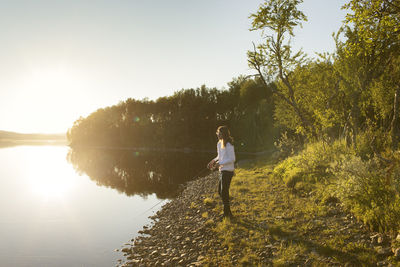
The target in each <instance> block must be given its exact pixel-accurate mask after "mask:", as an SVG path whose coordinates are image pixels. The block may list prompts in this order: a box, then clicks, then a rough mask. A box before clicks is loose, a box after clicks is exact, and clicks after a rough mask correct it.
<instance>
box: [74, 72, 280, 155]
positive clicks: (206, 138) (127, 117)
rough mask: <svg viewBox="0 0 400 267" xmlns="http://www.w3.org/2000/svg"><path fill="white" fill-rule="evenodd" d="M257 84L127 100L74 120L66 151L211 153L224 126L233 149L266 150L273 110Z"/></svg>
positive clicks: (271, 137) (238, 83)
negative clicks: (218, 130) (127, 149)
mask: <svg viewBox="0 0 400 267" xmlns="http://www.w3.org/2000/svg"><path fill="white" fill-rule="evenodd" d="M268 91H269V90H268V89H267V88H265V86H264V85H263V84H262V82H261V81H260V80H259V79H246V78H245V77H239V78H237V79H234V80H233V81H232V82H230V83H229V89H227V90H217V89H216V88H207V87H206V86H204V85H203V86H201V87H200V88H197V89H184V90H181V91H178V92H175V93H174V94H173V95H172V96H168V97H161V98H158V99H157V100H156V101H150V100H146V99H145V100H135V99H127V100H126V101H124V102H120V103H119V104H118V105H115V106H112V107H107V108H102V109H99V110H97V111H95V112H93V113H92V114H90V115H89V116H88V117H86V118H80V119H78V120H77V121H75V123H74V125H73V127H72V128H71V129H69V130H68V133H67V137H68V140H69V141H70V143H71V146H73V147H74V146H113V147H115V146H118V147H127V146H128V147H152V148H154V147H157V148H165V149H168V148H192V149H214V148H215V143H216V140H217V139H216V135H215V131H216V128H217V126H219V125H228V126H229V127H230V128H231V132H232V135H233V136H234V138H235V144H236V146H237V147H238V150H243V151H246V150H247V151H248V150H252V151H259V150H263V149H266V148H268V147H271V146H272V145H273V141H274V139H275V136H276V135H277V130H276V129H275V128H274V125H273V112H274V105H273V101H272V98H271V95H270V94H269V93H268Z"/></svg>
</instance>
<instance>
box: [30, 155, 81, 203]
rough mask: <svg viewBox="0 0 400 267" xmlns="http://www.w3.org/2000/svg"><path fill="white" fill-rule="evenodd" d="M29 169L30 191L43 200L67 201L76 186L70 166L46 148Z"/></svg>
mask: <svg viewBox="0 0 400 267" xmlns="http://www.w3.org/2000/svg"><path fill="white" fill-rule="evenodd" d="M36 152H38V151H36ZM51 155H53V157H51ZM60 156H61V157H62V155H60ZM27 167H28V168H27V171H28V173H27V175H28V177H29V187H30V190H31V191H32V193H33V194H34V195H36V196H38V197H40V198H41V199H42V200H57V199H58V200H62V199H65V198H67V197H68V195H69V194H70V193H71V191H72V189H73V188H74V186H75V185H76V179H74V176H73V175H72V172H73V171H72V170H71V169H70V166H69V165H67V164H65V163H64V162H63V161H62V160H60V158H59V157H54V154H51V153H48V152H47V151H46V149H45V148H44V147H43V149H42V150H41V152H40V153H39V155H35V157H34V158H32V161H31V162H30V164H29V166H27Z"/></svg>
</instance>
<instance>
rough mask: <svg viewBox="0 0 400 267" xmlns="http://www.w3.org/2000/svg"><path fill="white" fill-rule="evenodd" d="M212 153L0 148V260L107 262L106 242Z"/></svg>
mask: <svg viewBox="0 0 400 267" xmlns="http://www.w3.org/2000/svg"><path fill="white" fill-rule="evenodd" d="M212 156H214V155H200V156H199V155H189V154H184V153H175V154H171V153H170V154H160V153H153V154H148V153H147V154H144V153H142V152H132V151H124V152H121V151H111V150H109V151H106V150H86V151H72V150H70V149H69V148H68V147H63V146H58V147H57V146H19V147H10V148H1V149H0V214H1V217H0V263H1V264H0V265H1V266H114V265H115V264H116V263H117V260H118V259H119V258H122V255H121V254H120V253H119V252H115V251H114V249H117V248H120V247H121V245H122V244H124V243H126V242H129V241H130V239H131V238H133V237H135V236H137V232H138V231H139V230H140V229H141V228H142V226H143V225H145V224H149V223H150V220H149V219H148V216H150V215H152V214H154V212H156V211H157V209H159V208H160V206H161V205H158V206H156V207H155V208H153V209H151V208H152V207H153V206H154V205H156V204H157V203H159V202H160V201H161V200H163V199H169V198H172V197H174V196H175V195H176V194H177V189H179V184H181V183H183V182H185V181H186V180H188V179H191V178H193V177H194V176H196V175H197V174H199V173H201V174H206V172H204V171H202V170H203V167H204V164H206V162H207V161H208V160H209V159H210V157H212ZM149 209H151V210H149Z"/></svg>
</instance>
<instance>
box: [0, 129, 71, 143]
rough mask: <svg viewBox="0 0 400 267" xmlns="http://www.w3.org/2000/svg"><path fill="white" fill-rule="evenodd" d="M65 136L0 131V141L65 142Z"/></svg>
mask: <svg viewBox="0 0 400 267" xmlns="http://www.w3.org/2000/svg"><path fill="white" fill-rule="evenodd" d="M65 139H66V135H65V134H24V133H16V132H9V131H0V140H29V141H32V140H65Z"/></svg>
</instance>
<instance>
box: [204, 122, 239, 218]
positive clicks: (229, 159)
mask: <svg viewBox="0 0 400 267" xmlns="http://www.w3.org/2000/svg"><path fill="white" fill-rule="evenodd" d="M216 134H217V137H218V143H217V157H216V158H214V159H213V160H211V161H210V162H209V163H208V165H207V168H209V169H215V168H218V169H219V172H220V177H219V182H218V194H219V195H220V197H221V199H222V203H223V204H224V217H225V218H229V219H231V218H233V215H232V212H231V208H230V203H229V187H230V184H231V180H232V177H233V174H234V170H235V160H236V157H235V149H234V146H233V138H232V137H231V135H230V132H229V129H228V127H227V126H220V127H218V129H217V132H216Z"/></svg>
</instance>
